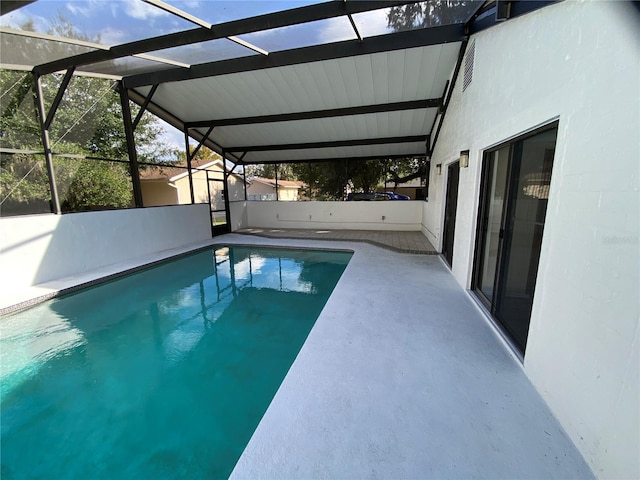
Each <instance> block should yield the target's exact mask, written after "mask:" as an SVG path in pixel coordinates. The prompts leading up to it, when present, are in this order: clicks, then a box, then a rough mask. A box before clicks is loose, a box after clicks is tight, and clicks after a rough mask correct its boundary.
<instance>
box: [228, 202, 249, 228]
mask: <svg viewBox="0 0 640 480" xmlns="http://www.w3.org/2000/svg"><path fill="white" fill-rule="evenodd" d="M247 203H248V202H244V201H243V202H229V211H230V213H231V218H230V219H229V227H230V228H231V231H232V232H235V231H236V230H239V229H241V228H246V227H247V226H248V224H249V222H248V220H247Z"/></svg>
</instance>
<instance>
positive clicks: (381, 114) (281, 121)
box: [0, 0, 543, 217]
mask: <svg viewBox="0 0 640 480" xmlns="http://www.w3.org/2000/svg"><path fill="white" fill-rule="evenodd" d="M506 3H509V5H507V7H508V8H505V5H503V4H502V2H482V1H441V0H431V1H428V2H410V1H329V2H322V3H317V2H312V1H311V2H309V1H274V2H257V1H256V2H254V1H247V2H229V1H200V2H191V1H183V0H180V1H178V0H176V1H172V2H168V3H167V2H162V1H160V0H145V1H142V0H132V1H127V2H125V1H117V2H109V3H107V2H97V3H90V2H58V1H47V0H39V1H36V2H30V1H5V2H2V12H1V13H2V17H1V20H0V41H1V53H0V66H1V68H2V70H1V73H2V77H1V85H2V99H1V109H2V124H1V126H0V128H1V133H0V135H1V136H0V140H1V144H0V154H1V159H2V192H3V193H2V198H1V199H0V202H2V204H1V205H0V211H1V212H2V215H3V216H6V215H16V214H26V213H44V212H54V213H62V212H72V211H81V210H96V209H105V208H129V207H142V206H145V203H146V204H150V203H149V201H146V202H145V200H144V198H143V197H144V196H143V190H144V189H145V185H146V186H147V187H146V188H150V186H149V185H151V184H150V183H149V182H147V180H148V179H147V178H145V171H148V170H149V169H153V168H155V167H157V166H158V165H161V166H162V165H166V164H167V159H168V154H169V152H168V151H167V148H165V145H163V144H162V142H158V141H157V139H158V138H162V134H160V137H159V136H158V135H159V131H158V124H157V123H156V120H155V118H159V119H161V120H162V121H163V122H166V123H168V124H169V125H170V126H171V127H175V128H176V129H178V130H179V131H180V132H182V134H181V135H182V136H183V137H184V140H182V139H181V140H179V141H180V143H183V144H184V147H182V149H183V152H182V154H181V156H180V161H179V162H175V161H174V162H173V163H171V168H173V169H175V171H176V172H183V173H186V174H187V177H188V179H189V189H188V191H187V193H186V194H183V198H182V200H181V201H180V203H198V202H200V201H201V200H200V199H199V198H198V194H197V192H195V193H194V181H193V174H194V171H195V170H197V168H196V167H194V165H193V163H194V161H196V160H201V158H199V157H198V154H201V153H202V152H201V149H202V147H203V146H205V147H207V148H208V149H210V150H211V151H213V152H216V153H217V154H218V155H220V156H221V157H223V158H224V159H225V162H224V167H223V170H224V171H223V172H221V173H220V174H219V175H214V177H215V178H216V183H215V185H216V186H218V182H217V180H218V179H220V180H222V182H223V183H224V185H225V187H226V188H225V190H224V192H223V194H221V195H219V196H218V197H219V198H217V200H216V203H220V201H221V199H222V200H223V203H224V205H222V206H220V205H216V206H215V210H216V212H218V215H219V216H220V215H222V216H223V217H226V216H228V211H229V205H228V203H229V200H230V197H231V201H233V200H234V199H235V200H240V199H242V200H246V193H245V195H244V198H238V196H237V195H236V196H235V198H234V196H233V195H229V193H228V192H229V188H228V182H229V178H230V176H231V175H236V176H240V175H243V174H244V173H245V171H244V167H245V166H246V165H252V164H282V163H287V162H326V161H332V160H343V161H346V162H358V161H359V160H365V159H366V160H370V159H380V160H390V159H397V158H415V159H423V161H427V160H428V158H429V155H430V152H431V151H432V150H433V147H434V145H435V143H436V141H437V138H438V133H439V130H440V126H441V124H442V121H443V118H444V115H445V112H446V109H447V105H448V102H449V100H450V97H451V92H452V87H453V85H452V84H453V83H454V82H455V78H456V76H457V75H456V74H457V72H458V70H459V69H460V67H461V62H462V59H463V56H464V53H465V50H466V47H467V43H468V39H469V36H470V35H471V34H473V33H475V32H477V31H480V30H482V29H484V28H487V27H489V26H491V25H493V24H495V23H496V22H498V21H500V20H501V19H503V18H506V17H508V16H512V17H513V16H518V15H520V14H522V13H525V12H526V11H528V10H530V9H535V8H539V7H541V6H542V5H543V2H532V3H528V2H514V3H511V2H506ZM154 116H155V117H154ZM171 127H170V128H171ZM175 137H176V136H175V135H173V138H174V139H175ZM190 140H191V142H194V141H195V142H196V144H195V147H194V146H192V147H189V142H190ZM218 158H219V157H218ZM174 160H175V159H174ZM200 163H202V162H200ZM141 172H142V174H143V175H142V181H141ZM207 175H208V176H210V174H209V173H207ZM146 176H147V177H148V176H149V175H146ZM145 182H147V183H145ZM105 192H108V194H106V193H105ZM212 208H213V207H212ZM225 210H226V213H225Z"/></svg>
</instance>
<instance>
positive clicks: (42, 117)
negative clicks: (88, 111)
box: [34, 75, 62, 215]
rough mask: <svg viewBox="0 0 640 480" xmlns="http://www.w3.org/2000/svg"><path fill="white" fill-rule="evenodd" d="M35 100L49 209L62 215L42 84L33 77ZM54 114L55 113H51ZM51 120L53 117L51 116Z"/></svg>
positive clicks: (38, 77)
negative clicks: (49, 203) (47, 184)
mask: <svg viewBox="0 0 640 480" xmlns="http://www.w3.org/2000/svg"><path fill="white" fill-rule="evenodd" d="M34 80H35V88H36V100H37V104H38V120H39V121H40V122H39V123H40V133H41V135H42V146H43V147H44V159H45V162H46V164H47V173H48V176H49V188H50V190H51V209H52V211H53V213H55V214H56V215H60V214H61V213H62V209H61V208H60V198H59V197H58V187H57V186H56V174H55V171H54V169H53V155H52V153H51V141H50V139H49V129H48V128H47V127H46V122H47V118H48V115H46V113H45V107H44V96H43V93H42V83H41V82H40V76H36V75H34ZM53 113H54V114H55V112H53ZM52 118H53V116H52Z"/></svg>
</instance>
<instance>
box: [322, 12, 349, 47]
mask: <svg viewBox="0 0 640 480" xmlns="http://www.w3.org/2000/svg"><path fill="white" fill-rule="evenodd" d="M355 38H357V37H356V34H355V32H354V31H353V28H352V27H351V22H349V19H348V18H347V17H336V18H330V19H327V20H324V21H323V22H322V29H321V30H320V32H319V34H318V41H319V42H320V43H330V42H340V41H342V40H353V39H355Z"/></svg>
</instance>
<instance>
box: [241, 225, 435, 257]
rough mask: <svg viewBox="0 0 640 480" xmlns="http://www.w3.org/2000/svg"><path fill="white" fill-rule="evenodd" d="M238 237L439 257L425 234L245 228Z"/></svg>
mask: <svg viewBox="0 0 640 480" xmlns="http://www.w3.org/2000/svg"><path fill="white" fill-rule="evenodd" d="M234 233H240V234H243V235H258V236H261V237H268V238H296V239H299V238H302V239H309V240H332V241H343V242H366V243H370V244H372V245H377V246H379V247H382V248H386V249H389V250H393V251H395V252H401V253H417V254H422V255H437V254H438V252H437V251H436V249H435V248H434V247H433V245H431V243H430V242H429V240H427V238H426V237H425V236H424V235H423V234H422V232H402V231H381V230H321V229H289V228H243V229H240V230H236V231H235V232H234Z"/></svg>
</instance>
